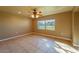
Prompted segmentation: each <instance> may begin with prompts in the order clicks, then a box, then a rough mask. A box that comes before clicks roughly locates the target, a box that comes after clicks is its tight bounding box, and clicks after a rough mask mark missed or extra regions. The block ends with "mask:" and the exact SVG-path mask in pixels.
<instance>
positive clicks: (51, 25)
mask: <svg viewBox="0 0 79 59" xmlns="http://www.w3.org/2000/svg"><path fill="white" fill-rule="evenodd" d="M46 30H52V31H54V30H55V19H51V20H46Z"/></svg>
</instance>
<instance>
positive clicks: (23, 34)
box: [0, 32, 32, 41]
mask: <svg viewBox="0 0 79 59" xmlns="http://www.w3.org/2000/svg"><path fill="white" fill-rule="evenodd" d="M30 34H32V32H31V33H26V34H23V35H17V36H13V37H10V38H6V39H1V40H0V41H5V40H9V39H13V38H17V37H21V36H25V35H30Z"/></svg>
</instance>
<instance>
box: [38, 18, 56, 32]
mask: <svg viewBox="0 0 79 59" xmlns="http://www.w3.org/2000/svg"><path fill="white" fill-rule="evenodd" d="M37 23H38V24H37V25H38V29H40V30H51V31H54V30H55V19H49V20H40V21H38V22H37Z"/></svg>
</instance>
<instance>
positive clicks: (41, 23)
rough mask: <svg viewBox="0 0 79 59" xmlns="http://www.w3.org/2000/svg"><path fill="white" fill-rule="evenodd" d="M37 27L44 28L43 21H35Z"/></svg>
mask: <svg viewBox="0 0 79 59" xmlns="http://www.w3.org/2000/svg"><path fill="white" fill-rule="evenodd" d="M37 27H38V29H45V21H43V20H42V21H38V22H37Z"/></svg>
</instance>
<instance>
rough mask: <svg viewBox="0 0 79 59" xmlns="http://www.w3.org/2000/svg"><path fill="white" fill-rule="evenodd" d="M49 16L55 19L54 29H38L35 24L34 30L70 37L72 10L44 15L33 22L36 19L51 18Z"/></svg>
mask: <svg viewBox="0 0 79 59" xmlns="http://www.w3.org/2000/svg"><path fill="white" fill-rule="evenodd" d="M51 18H54V19H55V20H56V30H55V31H43V30H38V29H37V26H35V32H40V33H45V34H50V35H55V36H61V37H65V38H72V12H71V11H69V12H63V13H59V14H53V15H50V16H45V17H42V18H39V19H36V20H35V22H37V21H38V20H45V19H51ZM35 24H36V23H35Z"/></svg>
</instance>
